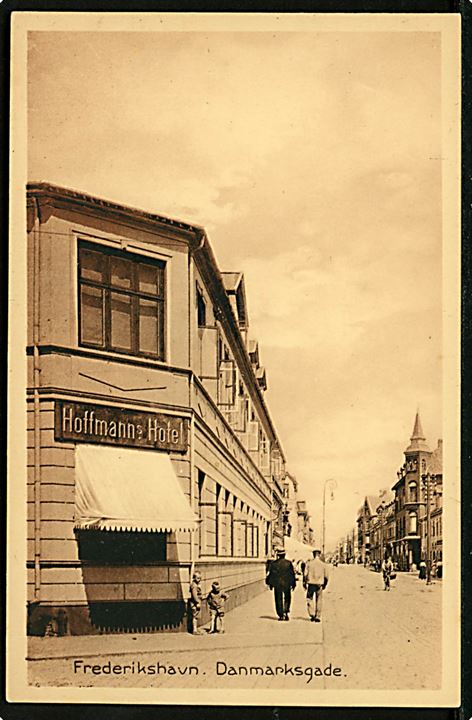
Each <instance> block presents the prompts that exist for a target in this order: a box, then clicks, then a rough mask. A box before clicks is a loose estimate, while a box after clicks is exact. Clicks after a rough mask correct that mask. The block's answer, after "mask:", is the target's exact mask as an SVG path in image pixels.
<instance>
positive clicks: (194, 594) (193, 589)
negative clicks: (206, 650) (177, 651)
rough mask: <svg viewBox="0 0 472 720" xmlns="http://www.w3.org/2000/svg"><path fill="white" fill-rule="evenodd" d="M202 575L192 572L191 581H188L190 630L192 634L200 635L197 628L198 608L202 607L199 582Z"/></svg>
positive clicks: (200, 632)
mask: <svg viewBox="0 0 472 720" xmlns="http://www.w3.org/2000/svg"><path fill="white" fill-rule="evenodd" d="M201 581H202V576H201V574H200V573H199V572H198V570H197V571H196V572H194V573H193V576H192V582H191V583H190V598H189V606H190V614H191V629H190V632H191V633H192V634H193V635H201V634H202V631H201V630H199V629H198V618H199V617H200V610H201V609H202V598H203V593H202V588H201V585H200V583H201Z"/></svg>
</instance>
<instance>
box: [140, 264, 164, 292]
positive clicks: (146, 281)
mask: <svg viewBox="0 0 472 720" xmlns="http://www.w3.org/2000/svg"><path fill="white" fill-rule="evenodd" d="M138 290H139V292H143V293H147V294H148V295H157V296H158V297H161V296H162V292H163V271H162V268H158V267H154V266H152V265H143V264H139V265H138Z"/></svg>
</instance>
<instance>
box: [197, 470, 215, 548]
mask: <svg viewBox="0 0 472 720" xmlns="http://www.w3.org/2000/svg"><path fill="white" fill-rule="evenodd" d="M198 513H199V520H200V523H199V525H200V533H199V545H200V555H216V550H217V523H218V518H217V487H216V483H215V482H214V481H213V480H211V478H208V477H207V476H206V475H205V473H204V472H202V471H201V470H198Z"/></svg>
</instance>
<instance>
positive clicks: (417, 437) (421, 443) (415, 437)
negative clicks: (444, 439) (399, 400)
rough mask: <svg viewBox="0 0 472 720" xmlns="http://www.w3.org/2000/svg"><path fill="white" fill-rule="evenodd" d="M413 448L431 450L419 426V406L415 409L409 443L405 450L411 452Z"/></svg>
mask: <svg viewBox="0 0 472 720" xmlns="http://www.w3.org/2000/svg"><path fill="white" fill-rule="evenodd" d="M414 450H424V451H425V452H431V451H430V449H429V447H428V445H427V443H426V438H425V435H424V432H423V428H422V426H421V420H420V410H419V407H418V409H417V410H416V417H415V425H414V427H413V432H412V435H411V438H410V444H409V446H408V447H407V449H406V452H411V451H414Z"/></svg>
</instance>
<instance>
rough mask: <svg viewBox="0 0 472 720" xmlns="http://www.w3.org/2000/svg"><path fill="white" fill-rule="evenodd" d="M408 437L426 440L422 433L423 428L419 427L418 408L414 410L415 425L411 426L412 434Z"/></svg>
mask: <svg viewBox="0 0 472 720" xmlns="http://www.w3.org/2000/svg"><path fill="white" fill-rule="evenodd" d="M410 439H411V440H426V438H425V436H424V433H423V428H422V427H421V420H420V410H419V408H418V410H417V411H416V417H415V427H414V428H413V434H412V436H411V438H410Z"/></svg>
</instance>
